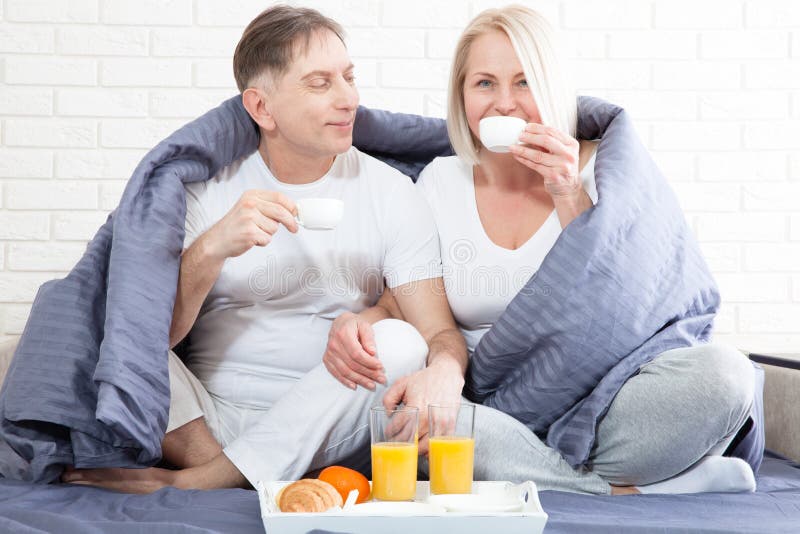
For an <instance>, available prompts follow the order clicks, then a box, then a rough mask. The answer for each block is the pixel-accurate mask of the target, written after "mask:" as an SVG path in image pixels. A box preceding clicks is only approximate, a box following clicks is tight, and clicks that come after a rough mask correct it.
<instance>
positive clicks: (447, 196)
mask: <svg viewBox="0 0 800 534" xmlns="http://www.w3.org/2000/svg"><path fill="white" fill-rule="evenodd" d="M594 159H595V158H594V155H593V156H592V157H591V159H590V160H589V162H588V163H587V164H586V165H585V166H584V168H583V171H582V172H581V174H580V177H581V180H582V181H583V187H584V189H585V190H586V192H587V193H588V195H589V197H590V198H591V199H592V202H593V203H595V202H597V187H596V185H595V181H594ZM417 186H418V187H419V188H420V189H421V190H422V192H423V194H424V196H425V198H426V199H427V201H428V204H430V206H431V209H432V210H433V215H434V219H436V226H437V227H438V228H439V242H440V246H441V256H442V266H443V276H444V283H445V291H446V292H447V300H448V301H449V303H450V309H451V310H452V311H453V316H454V317H455V319H456V321H457V322H458V324H459V326H460V327H461V332H462V334H464V338H465V339H466V342H467V348H468V349H469V352H470V354H472V353H473V352H474V351H475V347H476V346H477V345H478V342H479V341H480V340H481V337H483V335H484V334H485V333H486V332H487V331H488V330H489V328H491V326H492V325H493V324H494V323H495V321H497V320H498V319H499V318H500V315H501V314H502V313H503V312H504V311H505V309H506V307H507V306H508V304H509V303H510V302H511V300H512V299H513V298H514V297H515V296H516V295H517V293H519V291H520V289H522V288H523V287H524V286H525V284H526V283H527V282H528V280H530V278H531V276H533V274H534V273H536V271H538V270H539V267H540V266H541V264H542V261H543V260H544V258H545V256H546V255H547V253H548V252H550V249H551V248H552V247H553V245H554V244H555V242H556V240H557V239H558V236H559V235H560V234H561V223H560V222H559V220H558V215H557V214H556V211H555V210H553V212H552V213H551V214H550V216H549V217H548V218H547V219H546V220H545V222H544V224H542V226H541V227H540V228H539V229H538V230H537V231H536V233H534V234H533V236H531V238H530V239H529V240H528V241H526V242H525V243H524V244H523V245H522V246H521V247H519V248H518V249H516V250H509V249H507V248H503V247H501V246H499V245H496V244H495V243H494V242H493V241H492V240H491V239H489V236H487V235H486V232H485V230H484V229H483V224H481V221H480V217H479V216H478V207H477V204H476V200H475V182H474V180H473V174H472V167H471V166H470V165H468V164H466V163H465V162H464V161H462V160H461V159H459V158H458V156H450V157H447V158H436V159H435V160H433V161H432V162H431V163H430V164H429V165H428V166H427V167H425V170H423V171H422V174H421V175H420V177H419V180H417ZM509 216H510V217H513V214H509Z"/></svg>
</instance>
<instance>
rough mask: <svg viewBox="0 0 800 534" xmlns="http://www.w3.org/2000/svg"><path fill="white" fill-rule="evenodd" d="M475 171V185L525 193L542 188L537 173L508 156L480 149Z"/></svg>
mask: <svg viewBox="0 0 800 534" xmlns="http://www.w3.org/2000/svg"><path fill="white" fill-rule="evenodd" d="M478 156H479V164H478V165H477V167H476V169H475V171H476V172H475V182H476V183H475V185H476V186H489V187H492V188H497V189H501V190H506V191H527V190H531V189H540V188H543V187H544V178H542V175H541V174H539V173H538V172H536V171H534V170H532V169H530V168H528V167H526V166H525V165H523V164H522V163H520V162H518V161H517V160H515V159H514V158H513V156H511V155H510V154H498V153H495V152H490V151H488V150H485V149H482V150H481V152H480V153H479V154H478Z"/></svg>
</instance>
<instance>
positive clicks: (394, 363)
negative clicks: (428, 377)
mask: <svg viewBox="0 0 800 534" xmlns="http://www.w3.org/2000/svg"><path fill="white" fill-rule="evenodd" d="M372 330H373V332H374V333H375V347H376V349H377V353H378V359H380V361H381V363H382V364H383V367H384V370H385V372H386V379H387V380H388V381H389V383H392V382H394V381H395V380H397V379H398V378H400V377H401V376H405V375H407V374H410V373H413V372H414V371H418V370H420V369H422V368H423V367H424V366H425V361H426V359H427V357H428V344H427V343H426V342H425V339H424V338H423V337H422V335H421V334H420V333H419V331H417V329H416V328H414V327H413V326H412V325H411V324H409V323H407V322H405V321H400V320H398V319H384V320H383V321H378V322H377V323H375V324H374V325H372Z"/></svg>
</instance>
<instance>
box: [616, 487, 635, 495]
mask: <svg viewBox="0 0 800 534" xmlns="http://www.w3.org/2000/svg"><path fill="white" fill-rule="evenodd" d="M639 493H641V492H640V491H639V490H638V489H636V486H611V495H638V494H639Z"/></svg>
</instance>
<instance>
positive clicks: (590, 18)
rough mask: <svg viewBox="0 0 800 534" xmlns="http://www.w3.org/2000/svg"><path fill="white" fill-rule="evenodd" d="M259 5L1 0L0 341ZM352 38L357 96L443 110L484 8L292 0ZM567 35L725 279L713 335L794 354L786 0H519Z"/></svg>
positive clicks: (799, 235)
mask: <svg viewBox="0 0 800 534" xmlns="http://www.w3.org/2000/svg"><path fill="white" fill-rule="evenodd" d="M271 3H272V2H269V1H263V0H261V1H250V0H248V1H240V2H222V1H218V0H194V1H193V0H162V1H155V0H138V1H133V0H69V1H64V0H0V17H1V18H0V76H1V77H0V336H1V335H3V334H4V333H5V334H13V333H19V332H20V331H21V330H22V328H23V326H24V324H25V319H26V317H27V314H28V311H29V309H30V302H31V301H32V299H33V297H34V295H35V292H36V289H37V287H38V286H39V285H40V284H41V283H42V282H43V281H45V280H48V279H51V278H55V277H60V276H62V275H63V274H64V273H65V272H67V271H68V270H69V269H70V267H71V266H72V265H73V264H74V263H75V262H76V261H77V259H78V258H79V256H80V255H81V253H82V251H83V249H84V245H85V242H86V241H87V240H88V239H89V238H90V237H91V236H92V235H93V233H94V231H95V230H96V228H97V227H98V226H99V225H100V224H101V223H102V222H103V221H104V219H105V215H106V214H107V213H108V212H109V210H111V209H113V208H114V207H115V205H116V204H117V202H118V199H119V197H120V194H121V192H122V189H123V187H124V186H125V181H126V178H127V177H128V176H129V175H130V173H131V171H132V170H133V168H134V166H135V164H136V163H137V161H138V160H139V158H140V157H141V156H142V155H143V154H144V153H145V152H146V149H147V148H148V147H151V146H152V145H154V144H155V143H156V142H157V141H159V140H160V139H162V138H163V137H165V136H166V135H168V134H169V133H170V132H171V131H173V130H174V129H176V128H177V127H178V126H180V125H182V124H183V123H185V122H187V121H188V120H189V119H192V118H194V117H196V116H197V115H199V114H201V113H202V112H204V111H206V110H207V109H209V108H211V107H213V106H215V105H216V104H217V103H219V102H220V101H221V100H222V99H224V98H226V97H228V96H231V95H233V94H235V84H234V82H233V77H232V74H231V56H232V54H233V50H234V47H235V46H236V43H237V41H238V39H239V36H240V35H241V31H242V29H243V28H244V26H245V25H246V24H247V22H248V21H249V20H250V19H252V18H253V17H254V16H255V15H256V14H257V13H258V12H260V11H261V10H262V9H264V8H265V7H267V6H268V5H270V4H271ZM294 3H295V4H299V5H306V6H311V7H317V8H319V9H321V10H322V11H324V12H325V13H326V14H329V15H331V16H333V17H334V18H336V19H337V20H339V21H340V22H341V23H342V24H343V25H344V26H345V27H346V29H347V31H348V34H349V49H350V51H351V54H352V56H353V58H354V60H355V63H356V65H357V70H356V75H357V78H358V85H359V87H360V89H361V94H362V102H363V103H365V104H367V105H370V106H374V107H384V108H388V109H392V110H395V111H406V112H412V113H423V114H429V115H437V116H443V114H444V102H445V95H444V90H445V84H446V80H447V72H448V68H449V59H450V55H451V51H452V48H453V45H454V42H455V40H456V38H457V36H458V33H459V29H461V28H463V27H464V25H465V24H466V23H467V21H468V20H469V19H470V17H471V16H472V15H474V14H476V13H477V12H478V11H480V10H481V9H483V8H484V7H489V6H493V5H503V4H504V2H487V1H478V0H473V1H435V0H403V1H394V0H386V1H383V2H381V1H370V0H339V1H325V2H322V1H316V2H311V1H306V2H294ZM522 3H525V4H529V5H531V6H533V7H538V8H540V9H541V10H542V11H543V12H544V13H545V14H546V15H547V16H548V17H549V18H550V20H551V21H552V22H553V23H554V24H555V25H556V26H557V27H558V28H560V29H562V30H563V31H564V37H565V42H566V43H567V45H568V56H569V63H570V69H571V71H572V72H573V73H574V75H575V79H576V84H577V86H578V87H579V88H580V92H581V93H583V94H592V95H597V96H601V97H604V98H608V99H610V100H612V101H614V102H616V103H619V104H622V105H624V106H626V107H627V108H628V110H629V111H630V112H631V113H632V115H633V116H634V117H635V118H636V121H637V127H638V128H639V130H640V132H641V135H642V137H643V139H644V140H645V142H646V144H647V145H648V147H650V149H651V150H652V152H653V154H654V156H655V157H656V158H657V160H658V161H659V163H660V165H661V167H662V169H663V171H664V172H665V174H666V175H667V176H668V178H669V180H670V181H671V183H672V185H673V187H674V189H675V190H676V192H677V193H678V196H679V197H680V199H681V201H682V204H683V207H684V209H685V210H686V214H687V218H688V220H689V221H690V224H691V226H692V228H693V230H694V232H695V234H696V235H697V237H698V239H699V241H700V243H701V245H702V248H703V250H704V251H705V253H706V256H707V259H708V262H709V264H710V265H711V268H712V270H713V271H714V273H715V275H716V277H717V280H718V282H719V285H720V287H721V289H722V291H723V297H724V306H723V309H722V311H721V313H720V316H719V319H718V321H717V338H718V339H722V340H726V341H730V342H733V343H736V344H738V345H739V346H741V347H743V348H749V349H751V350H762V351H784V352H790V351H796V352H800V210H798V206H799V205H800V202H799V201H798V199H799V198H800V2H796V1H791V0H785V1H769V0H753V1H742V0H718V1H717V0H713V1H711V0H709V1H706V0H693V1H685V0H652V1H650V0H643V1H634V0H627V1H626V0H602V1H583V0H563V1H560V2H559V1H555V0H553V1H530V2H522Z"/></svg>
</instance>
